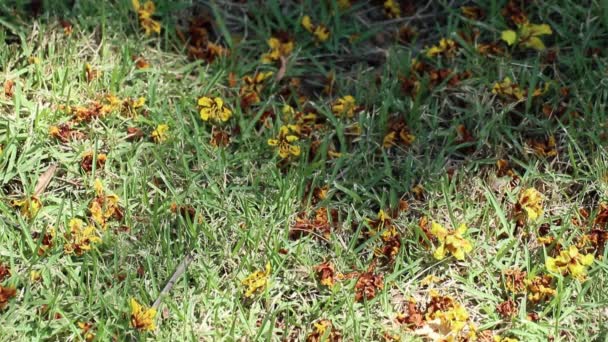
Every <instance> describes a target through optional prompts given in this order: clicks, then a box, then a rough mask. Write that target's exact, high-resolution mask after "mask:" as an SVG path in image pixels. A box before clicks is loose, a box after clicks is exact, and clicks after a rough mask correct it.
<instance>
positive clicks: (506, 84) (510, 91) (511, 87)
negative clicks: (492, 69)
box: [492, 77, 525, 101]
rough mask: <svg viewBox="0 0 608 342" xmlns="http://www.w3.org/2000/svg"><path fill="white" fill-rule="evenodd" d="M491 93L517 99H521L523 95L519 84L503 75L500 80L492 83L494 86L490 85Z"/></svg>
mask: <svg viewBox="0 0 608 342" xmlns="http://www.w3.org/2000/svg"><path fill="white" fill-rule="evenodd" d="M492 94H496V95H500V96H502V97H506V98H513V99H515V100H517V101H521V100H523V99H524V97H525V93H524V91H523V90H522V89H521V88H520V87H519V85H517V84H516V83H513V82H512V81H511V78H510V77H505V78H504V79H503V81H502V82H496V83H494V86H492Z"/></svg>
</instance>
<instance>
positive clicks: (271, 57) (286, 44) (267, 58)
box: [262, 37, 294, 64]
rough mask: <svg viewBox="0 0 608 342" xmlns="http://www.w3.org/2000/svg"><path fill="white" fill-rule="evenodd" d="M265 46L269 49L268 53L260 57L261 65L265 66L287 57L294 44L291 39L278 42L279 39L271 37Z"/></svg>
mask: <svg viewBox="0 0 608 342" xmlns="http://www.w3.org/2000/svg"><path fill="white" fill-rule="evenodd" d="M267 44H268V46H269V47H270V52H267V53H265V54H263V55H262V63H266V64H269V63H273V62H276V61H278V60H280V59H281V57H284V58H287V57H289V55H291V52H292V51H293V48H294V43H293V40H291V39H289V40H288V39H284V40H280V39H279V38H276V37H272V38H270V39H268V41H267Z"/></svg>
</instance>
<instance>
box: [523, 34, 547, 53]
mask: <svg viewBox="0 0 608 342" xmlns="http://www.w3.org/2000/svg"><path fill="white" fill-rule="evenodd" d="M523 45H524V46H525V47H529V48H532V49H534V50H537V51H542V50H544V49H545V44H544V43H543V41H542V40H540V38H538V37H530V38H529V39H528V40H527V41H526V42H525V43H524V44H523Z"/></svg>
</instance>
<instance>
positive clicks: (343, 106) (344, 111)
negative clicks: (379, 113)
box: [331, 95, 357, 118]
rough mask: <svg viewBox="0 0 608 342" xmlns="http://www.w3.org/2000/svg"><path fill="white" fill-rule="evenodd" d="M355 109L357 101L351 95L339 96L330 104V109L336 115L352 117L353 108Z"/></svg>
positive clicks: (353, 113)
mask: <svg viewBox="0 0 608 342" xmlns="http://www.w3.org/2000/svg"><path fill="white" fill-rule="evenodd" d="M356 109H357V103H356V100H355V98H354V97H353V96H351V95H346V96H344V97H341V98H339V99H337V100H336V102H334V104H333V105H332V106H331V111H332V112H333V113H334V114H335V115H336V116H342V115H346V116H348V117H349V118H352V117H353V116H354V115H355V110H356Z"/></svg>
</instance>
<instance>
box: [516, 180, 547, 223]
mask: <svg viewBox="0 0 608 342" xmlns="http://www.w3.org/2000/svg"><path fill="white" fill-rule="evenodd" d="M518 203H519V205H520V206H521V208H522V209H523V210H525V211H526V214H527V215H528V218H529V219H530V220H532V221H535V220H536V219H538V218H539V217H540V216H541V215H542V214H543V207H542V204H543V195H541V193H540V192H538V190H536V189H534V188H528V189H526V190H524V191H523V192H522V193H521V194H520V195H519V201H518Z"/></svg>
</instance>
